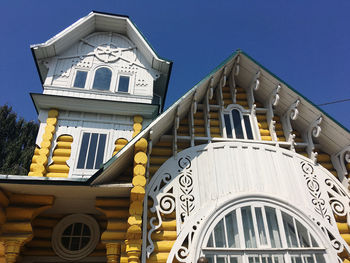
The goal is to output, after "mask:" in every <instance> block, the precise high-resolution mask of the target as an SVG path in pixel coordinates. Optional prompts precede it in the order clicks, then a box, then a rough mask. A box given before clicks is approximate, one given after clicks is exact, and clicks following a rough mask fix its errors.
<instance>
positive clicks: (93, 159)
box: [77, 132, 107, 169]
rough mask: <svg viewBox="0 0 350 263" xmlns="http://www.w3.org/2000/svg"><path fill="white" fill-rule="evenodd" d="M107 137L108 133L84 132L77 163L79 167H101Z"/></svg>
mask: <svg viewBox="0 0 350 263" xmlns="http://www.w3.org/2000/svg"><path fill="white" fill-rule="evenodd" d="M106 137H107V135H106V134H99V133H88V132H84V133H83V138H82V140H81V146H80V153H79V158H78V165H77V168H78V169H99V168H100V165H101V164H102V163H103V157H104V152H105V146H106Z"/></svg>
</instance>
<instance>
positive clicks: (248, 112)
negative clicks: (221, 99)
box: [221, 105, 257, 140]
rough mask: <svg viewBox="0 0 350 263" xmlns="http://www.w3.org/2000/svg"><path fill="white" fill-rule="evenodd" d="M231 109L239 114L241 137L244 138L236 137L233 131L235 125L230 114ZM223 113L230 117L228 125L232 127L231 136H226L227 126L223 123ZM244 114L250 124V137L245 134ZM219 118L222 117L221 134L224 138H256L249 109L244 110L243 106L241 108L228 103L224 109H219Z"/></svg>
mask: <svg viewBox="0 0 350 263" xmlns="http://www.w3.org/2000/svg"><path fill="white" fill-rule="evenodd" d="M233 110H237V111H238V113H239V116H240V120H241V127H242V132H243V137H244V138H236V133H235V126H234V119H233V116H232V111H233ZM225 115H229V118H230V125H231V128H232V138H230V137H228V134H227V128H226V123H225ZM244 116H247V117H248V119H249V124H250V129H251V132H252V136H253V138H252V139H249V138H248V135H247V130H246V125H245V121H244ZM221 119H222V127H223V135H224V136H225V138H227V139H237V140H256V139H257V136H256V134H255V129H254V125H255V124H254V123H253V121H252V116H251V112H250V111H249V110H246V109H244V108H242V107H241V106H239V105H229V106H227V107H226V109H224V110H222V111H221Z"/></svg>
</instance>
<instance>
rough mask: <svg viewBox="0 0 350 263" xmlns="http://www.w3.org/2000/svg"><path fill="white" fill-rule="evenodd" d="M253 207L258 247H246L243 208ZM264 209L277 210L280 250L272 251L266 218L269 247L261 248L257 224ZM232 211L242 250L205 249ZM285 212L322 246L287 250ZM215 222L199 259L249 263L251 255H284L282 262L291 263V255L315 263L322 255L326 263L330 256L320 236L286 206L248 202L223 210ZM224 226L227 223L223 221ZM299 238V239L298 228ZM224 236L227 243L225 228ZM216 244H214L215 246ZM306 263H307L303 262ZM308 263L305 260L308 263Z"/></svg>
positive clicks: (215, 262) (205, 238) (201, 245)
mask: <svg viewBox="0 0 350 263" xmlns="http://www.w3.org/2000/svg"><path fill="white" fill-rule="evenodd" d="M247 206H248V207H250V208H251V211H252V218H253V225H254V232H255V239H256V244H257V248H246V245H245V237H244V229H243V220H242V215H241V209H242V208H243V207H247ZM265 207H271V208H274V209H275V211H276V217H277V224H278V229H279V235H280V242H281V248H272V247H271V244H270V238H269V231H268V228H266V227H267V225H266V224H267V221H266V218H264V225H265V234H266V238H267V240H268V245H267V246H265V245H261V244H260V238H259V234H258V231H257V229H258V225H257V222H256V217H255V216H254V214H255V209H256V208H262V210H261V211H262V214H263V217H266V214H265V213H263V211H264V210H265ZM233 211H235V212H236V218H237V222H236V223H237V230H238V238H239V248H226V247H225V248H222V247H220V248H213V247H206V245H207V244H208V240H209V238H210V237H211V236H212V233H213V242H214V238H215V237H214V229H215V227H216V226H217V224H219V223H220V221H221V220H222V219H223V218H225V216H226V215H228V214H230V213H232V212H233ZM282 212H283V213H285V214H287V215H289V216H291V217H292V218H293V222H295V220H298V221H299V223H301V225H302V226H304V227H305V228H306V229H307V230H308V237H309V242H310V243H311V242H312V241H311V235H312V236H313V238H314V240H315V241H316V242H317V244H318V246H319V247H308V248H303V247H298V248H290V247H288V244H287V240H286V234H285V231H284V225H283V219H282ZM214 218H215V219H214V220H213V221H212V222H211V223H210V226H209V227H208V228H207V230H206V232H205V235H204V238H203V241H202V243H201V244H200V247H201V249H200V256H204V254H206V255H216V256H219V257H226V261H225V262H226V263H230V256H234V255H238V256H240V257H241V259H240V261H238V262H239V263H248V256H254V255H273V254H275V255H283V259H284V262H285V263H291V262H292V261H291V256H292V255H301V256H308V255H313V257H314V260H315V262H317V261H316V257H315V254H322V255H323V256H324V262H328V261H327V259H328V256H327V251H326V248H325V247H324V246H323V242H322V240H320V238H319V237H318V235H317V233H315V232H314V231H313V230H312V229H311V228H308V224H307V223H306V222H305V220H303V219H302V218H301V217H299V216H298V215H297V214H295V213H293V212H292V211H290V210H287V209H285V208H284V207H281V206H279V205H276V204H272V203H269V202H268V201H247V202H242V203H239V204H236V205H233V206H230V207H228V208H226V209H225V210H224V211H222V212H221V213H220V216H216V217H214ZM223 222H224V224H225V220H224V221H223ZM295 231H296V236H297V238H298V236H299V235H298V234H297V231H298V230H297V229H295ZM224 232H225V233H224V236H225V239H226V240H227V232H226V228H225V229H224ZM213 244H214V243H213ZM302 262H303V263H304V260H302ZM214 263H217V261H216V258H215V257H214ZM305 263H306V261H305Z"/></svg>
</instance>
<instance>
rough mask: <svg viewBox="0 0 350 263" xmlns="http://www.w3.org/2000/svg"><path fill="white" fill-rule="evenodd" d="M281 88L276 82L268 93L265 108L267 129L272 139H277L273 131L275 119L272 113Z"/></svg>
mask: <svg viewBox="0 0 350 263" xmlns="http://www.w3.org/2000/svg"><path fill="white" fill-rule="evenodd" d="M280 90H281V85H280V84H278V85H277V87H276V88H275V89H274V90H273V91H272V92H271V93H270V96H269V99H268V102H267V105H266V108H267V114H266V118H267V123H268V125H269V130H270V134H271V137H272V139H273V140H274V141H277V135H276V131H275V124H276V121H274V120H273V117H274V113H273V107H276V106H277V104H278V102H279V99H280V96H279V92H280Z"/></svg>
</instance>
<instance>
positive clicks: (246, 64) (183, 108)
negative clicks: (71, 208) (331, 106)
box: [89, 51, 350, 185]
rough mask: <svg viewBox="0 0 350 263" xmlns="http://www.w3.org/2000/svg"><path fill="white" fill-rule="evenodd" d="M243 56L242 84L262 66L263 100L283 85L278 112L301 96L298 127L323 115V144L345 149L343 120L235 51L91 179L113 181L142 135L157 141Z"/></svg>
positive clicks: (348, 139) (348, 136) (348, 137)
mask: <svg viewBox="0 0 350 263" xmlns="http://www.w3.org/2000/svg"><path fill="white" fill-rule="evenodd" d="M237 56H240V62H239V65H240V73H239V76H238V79H237V82H238V84H240V85H250V84H251V82H252V80H253V79H254V76H255V74H256V73H257V71H258V70H260V71H261V78H260V80H261V85H260V88H259V90H258V91H256V93H255V96H256V98H258V99H259V98H260V99H262V98H265V99H263V101H265V100H266V99H268V98H269V95H270V94H271V93H272V91H273V90H274V89H275V88H276V86H277V85H279V84H280V85H281V86H282V89H281V92H280V102H279V104H278V108H277V109H276V110H277V112H278V113H280V114H282V113H284V112H286V111H287V109H288V108H289V106H290V105H291V104H293V103H294V102H295V101H296V100H297V99H300V101H301V103H300V104H301V106H300V107H299V108H298V110H299V117H298V119H297V120H296V122H297V126H298V128H300V129H301V130H304V129H307V128H308V126H309V124H310V123H312V122H313V121H315V120H316V119H317V118H318V117H319V116H320V115H322V116H323V122H322V124H321V127H322V132H321V135H320V137H319V138H318V139H319V141H320V143H321V144H322V145H326V146H327V149H329V151H330V153H337V152H338V151H341V150H342V149H343V148H344V147H345V146H346V145H350V133H349V131H348V130H347V129H346V128H344V127H342V126H341V125H340V124H339V123H337V122H336V121H335V120H333V119H332V118H331V117H329V116H328V115H327V114H326V113H325V112H323V111H322V110H321V109H320V108H318V107H317V106H315V105H314V104H312V103H311V102H310V101H309V100H307V99H306V98H304V97H302V95H300V94H299V93H298V92H297V91H295V90H294V89H293V88H291V87H290V86H289V85H288V84H286V83H285V82H284V81H282V80H281V79H279V78H278V77H276V76H275V75H274V74H273V73H271V72H270V71H268V70H267V69H266V68H264V67H263V66H261V65H260V64H259V63H258V62H256V61H255V60H253V59H252V58H251V57H249V56H248V55H247V54H246V53H244V52H242V51H237V52H235V53H233V54H232V55H231V56H230V57H229V58H227V59H226V60H225V61H224V62H223V63H221V64H220V65H219V66H218V67H216V68H215V69H214V70H213V71H212V72H211V73H209V74H208V75H207V76H206V77H205V78H204V79H203V80H201V81H200V82H199V83H198V84H197V85H195V86H194V87H193V88H192V89H191V90H189V91H188V92H187V93H186V94H185V95H184V96H182V97H181V98H180V99H179V100H178V101H177V102H175V103H174V104H173V105H172V106H171V107H170V108H168V109H167V110H166V111H165V112H164V113H163V114H161V115H160V116H159V117H158V118H157V119H155V120H154V121H153V122H152V123H151V124H150V125H149V126H148V127H146V129H144V130H143V131H142V132H141V133H139V134H138V135H137V136H136V137H134V138H133V139H132V140H131V141H130V142H129V143H128V144H127V145H126V146H125V147H124V148H122V149H121V150H120V151H119V152H118V153H117V154H116V155H115V156H113V157H112V158H111V159H110V160H109V161H108V162H107V163H105V164H104V166H103V167H102V168H101V170H100V171H99V173H98V174H96V175H94V176H92V177H91V178H90V179H89V181H90V183H91V184H93V185H98V184H105V183H109V182H113V181H114V180H115V179H116V178H117V177H118V175H119V174H120V173H121V172H122V170H123V168H126V167H127V166H128V164H129V163H130V162H132V158H133V151H134V147H133V146H134V144H135V143H136V142H137V141H138V140H139V139H141V138H146V139H147V138H148V137H149V134H150V131H152V141H153V143H154V144H155V143H156V142H157V141H158V140H159V139H160V137H161V136H162V135H163V134H164V133H165V132H166V131H167V130H168V129H169V128H171V127H172V125H173V124H174V120H175V117H176V115H179V116H180V118H181V117H182V116H183V115H184V114H186V113H187V112H188V110H189V108H190V106H191V104H192V102H193V101H194V96H195V97H196V101H200V100H201V99H202V98H203V96H204V95H205V93H206V91H207V89H208V86H209V82H210V81H211V80H212V81H213V83H214V86H215V85H216V84H217V83H218V82H219V81H220V78H221V77H222V74H223V70H224V68H225V67H226V70H227V72H230V71H232V68H233V65H234V63H235V59H236V58H237Z"/></svg>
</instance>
